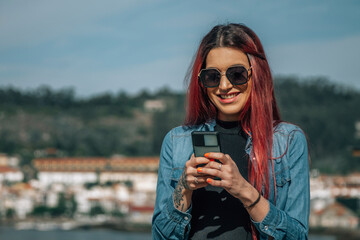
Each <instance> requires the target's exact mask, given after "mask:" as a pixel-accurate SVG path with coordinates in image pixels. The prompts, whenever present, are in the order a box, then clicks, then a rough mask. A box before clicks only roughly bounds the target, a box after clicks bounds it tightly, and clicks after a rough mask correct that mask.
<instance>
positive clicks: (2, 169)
mask: <svg viewBox="0 0 360 240" xmlns="http://www.w3.org/2000/svg"><path fill="white" fill-rule="evenodd" d="M19 171H20V170H19V169H17V168H13V167H5V166H0V173H7V172H19Z"/></svg>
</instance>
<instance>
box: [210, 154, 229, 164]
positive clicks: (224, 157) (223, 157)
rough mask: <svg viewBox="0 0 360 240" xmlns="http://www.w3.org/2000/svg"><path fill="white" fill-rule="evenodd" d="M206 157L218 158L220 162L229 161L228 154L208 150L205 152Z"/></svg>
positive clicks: (225, 162)
mask: <svg viewBox="0 0 360 240" xmlns="http://www.w3.org/2000/svg"><path fill="white" fill-rule="evenodd" d="M205 157H206V158H210V159H218V160H219V161H220V162H222V164H227V163H229V162H230V160H232V159H231V157H230V156H229V155H228V154H224V153H220V152H208V153H205Z"/></svg>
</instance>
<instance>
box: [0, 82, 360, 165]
mask: <svg viewBox="0 0 360 240" xmlns="http://www.w3.org/2000/svg"><path fill="white" fill-rule="evenodd" d="M275 87H276V89H275V90H276V95H277V100H278V104H279V106H280V109H281V115H282V118H283V120H285V121H289V122H293V123H295V124H298V125H299V126H301V127H302V128H303V129H304V130H305V131H306V133H307V136H308V140H309V146H310V152H311V157H312V159H311V161H312V168H320V170H321V171H324V172H349V171H354V170H360V160H359V159H356V158H354V157H352V156H351V153H352V150H353V148H354V147H356V146H359V147H360V145H357V144H359V142H358V141H359V140H357V139H355V122H356V121H359V120H360V111H359V109H360V108H359V104H360V92H359V91H357V90H351V89H346V88H343V87H341V86H340V85H336V84H333V83H330V82H328V81H326V80H325V79H320V78H318V79H312V80H306V81H304V80H297V79H295V78H276V79H275ZM184 99H185V94H184V93H176V92H172V91H170V90H168V89H161V90H159V91H157V92H155V93H149V92H146V91H143V92H141V93H140V94H137V95H129V94H127V93H125V92H119V93H118V94H108V93H104V94H99V95H97V96H92V97H89V98H86V99H81V98H78V97H77V96H76V95H75V93H74V91H73V90H72V89H62V90H59V91H55V90H52V89H50V88H48V87H41V88H38V89H36V90H31V91H22V90H18V89H14V88H2V89H0V152H3V153H7V154H18V155H20V156H21V157H22V159H23V164H28V163H29V161H30V160H31V159H32V158H34V156H39V154H40V153H41V150H43V149H47V148H55V149H58V150H59V151H58V153H60V154H61V155H63V156H64V155H65V156H107V157H109V156H112V155H114V154H120V155H128V156H140V155H158V154H159V151H160V146H161V142H162V139H163V137H164V136H165V134H166V132H167V131H169V130H170V129H171V128H173V127H175V126H177V125H180V124H182V123H183V120H184V116H185V110H184V106H185V103H184V102H185V100H184ZM147 100H162V101H163V102H164V103H165V104H166V106H167V107H166V109H165V110H163V111H150V110H146V109H145V108H144V104H145V102H146V101H147ZM36 150H38V151H36ZM39 150H40V151H39ZM34 153H36V154H35V155H34ZM40 155H41V154H40Z"/></svg>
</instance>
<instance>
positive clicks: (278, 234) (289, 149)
mask: <svg viewBox="0 0 360 240" xmlns="http://www.w3.org/2000/svg"><path fill="white" fill-rule="evenodd" d="M215 124H216V122H215V121H211V122H209V123H205V124H203V125H199V126H194V127H187V128H184V127H182V126H180V127H177V128H174V129H172V130H171V131H170V132H169V133H168V134H167V135H166V136H165V138H164V141H163V145H162V148H161V154H160V164H159V172H158V183H157V189H156V203H155V210H154V215H153V219H152V238H153V239H156V240H157V239H188V235H189V232H190V228H191V224H190V223H191V210H192V207H191V206H190V208H189V209H188V210H187V211H186V212H181V211H179V210H177V209H176V208H175V206H174V202H173V192H174V189H175V186H176V184H177V181H178V180H179V178H180V176H181V174H182V172H183V170H184V166H185V162H186V161H188V160H189V159H190V156H191V155H192V153H193V147H192V140H191V132H193V131H214V126H215ZM251 149H252V139H251V137H250V136H249V137H248V140H247V145H246V149H245V151H246V152H247V153H248V154H249V155H250V154H251ZM272 155H273V164H274V173H275V181H276V200H275V188H274V183H273V182H274V181H273V179H274V178H273V172H272V168H271V161H270V160H269V174H270V176H269V180H270V195H269V199H268V200H269V204H270V210H269V212H268V214H267V215H266V217H265V218H264V219H263V221H261V222H255V221H253V224H254V225H255V227H256V228H257V230H258V231H259V233H260V239H268V238H269V237H273V238H274V239H308V226H309V208H310V186H309V156H308V149H307V141H306V138H305V136H304V133H303V131H302V130H301V129H300V128H299V127H297V126H295V125H293V124H290V123H284V122H282V123H280V124H278V125H277V126H276V127H275V129H274V135H273V147H272ZM250 159H252V158H251V157H250Z"/></svg>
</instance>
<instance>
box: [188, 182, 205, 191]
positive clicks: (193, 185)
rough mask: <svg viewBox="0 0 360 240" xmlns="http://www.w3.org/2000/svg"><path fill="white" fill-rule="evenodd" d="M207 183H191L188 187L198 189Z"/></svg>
mask: <svg viewBox="0 0 360 240" xmlns="http://www.w3.org/2000/svg"><path fill="white" fill-rule="evenodd" d="M208 185H209V184H208V183H207V182H205V183H199V184H191V185H190V187H191V188H192V189H193V190H195V189H199V188H203V187H206V186H208Z"/></svg>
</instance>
